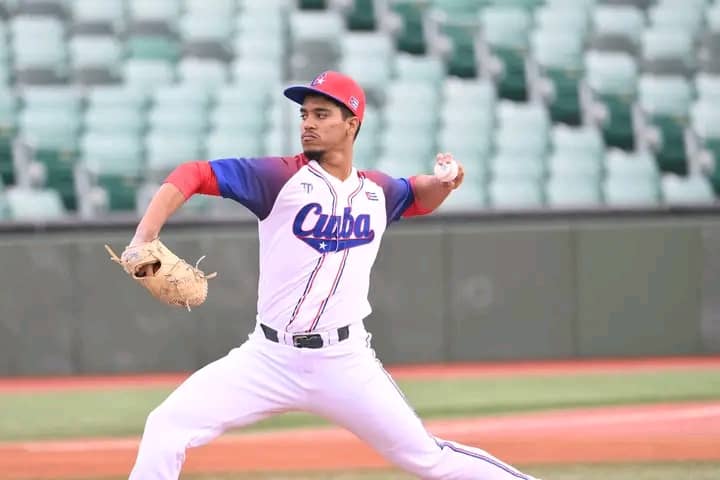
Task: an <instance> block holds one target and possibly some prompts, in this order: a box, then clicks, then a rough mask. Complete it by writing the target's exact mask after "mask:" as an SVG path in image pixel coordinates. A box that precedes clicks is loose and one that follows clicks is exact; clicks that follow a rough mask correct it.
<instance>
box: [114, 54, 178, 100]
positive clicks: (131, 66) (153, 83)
mask: <svg viewBox="0 0 720 480" xmlns="http://www.w3.org/2000/svg"><path fill="white" fill-rule="evenodd" d="M123 73H124V77H125V83H126V84H127V85H128V86H131V87H134V88H140V89H144V90H145V91H147V92H150V91H153V90H154V89H155V88H157V87H160V86H166V85H169V84H171V83H173V82H174V81H175V71H174V68H173V65H172V63H170V62H168V61H165V60H145V59H135V58H132V59H130V60H128V61H126V62H125V66H124V67H123Z"/></svg>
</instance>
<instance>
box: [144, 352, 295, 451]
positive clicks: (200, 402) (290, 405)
mask: <svg viewBox="0 0 720 480" xmlns="http://www.w3.org/2000/svg"><path fill="white" fill-rule="evenodd" d="M265 347H267V345H265ZM274 353H277V354H274ZM284 363H285V358H284V357H283V356H282V351H277V352H273V351H268V350H267V349H266V348H264V346H263V345H262V344H261V343H260V342H253V341H248V342H246V343H245V344H243V345H242V346H241V347H238V348H236V349H233V350H232V351H231V352H230V353H228V354H227V355H226V356H225V357H223V358H220V359H219V360H216V361H214V362H212V363H210V364H208V365H207V366H205V367H203V368H201V369H200V370H198V371H196V372H195V373H193V374H192V375H191V376H190V377H188V378H187V380H185V381H184V382H183V383H182V384H181V385H180V386H179V387H178V388H177V389H176V390H175V391H173V392H172V393H171V394H170V395H169V396H168V397H167V399H166V400H165V401H164V402H163V403H162V404H161V405H160V406H159V407H158V408H157V409H156V410H155V411H154V412H153V413H152V414H151V416H150V417H149V419H148V422H150V421H152V420H154V421H158V422H160V423H162V424H167V425H168V428H170V429H172V430H174V431H175V432H176V433H177V434H179V435H180V436H182V437H186V438H188V439H189V440H188V441H189V444H188V446H189V447H192V446H197V445H201V444H203V443H205V442H207V441H209V440H210V439H212V438H213V437H215V436H217V435H218V434H220V433H222V431H224V430H226V429H228V428H232V427H242V426H245V425H249V424H251V423H254V422H257V421H259V420H262V419H263V418H266V417H268V416H270V415H273V414H275V413H281V412H284V411H288V410H291V409H294V408H295V404H296V402H297V398H298V397H299V396H300V390H299V388H298V386H297V384H296V383H295V382H294V380H293V376H292V375H288V374H287V371H286V368H285V367H286V366H285V365H284ZM153 417H154V418H153Z"/></svg>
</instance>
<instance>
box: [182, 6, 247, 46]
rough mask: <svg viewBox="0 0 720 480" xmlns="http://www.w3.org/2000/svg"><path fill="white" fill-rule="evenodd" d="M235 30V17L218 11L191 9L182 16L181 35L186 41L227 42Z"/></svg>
mask: <svg viewBox="0 0 720 480" xmlns="http://www.w3.org/2000/svg"><path fill="white" fill-rule="evenodd" d="M233 30H234V21H233V17H232V16H227V15H223V14H218V13H217V12H206V11H205V10H201V11H199V12H197V11H196V12H193V11H189V12H187V13H186V14H185V15H183V16H182V18H180V37H181V38H182V40H183V41H185V42H193V41H215V42H227V41H229V40H230V37H231V36H232V34H233Z"/></svg>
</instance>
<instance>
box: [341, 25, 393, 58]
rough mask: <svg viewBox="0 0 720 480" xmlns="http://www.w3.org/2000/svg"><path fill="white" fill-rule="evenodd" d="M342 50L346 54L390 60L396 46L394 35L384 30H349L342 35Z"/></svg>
mask: <svg viewBox="0 0 720 480" xmlns="http://www.w3.org/2000/svg"><path fill="white" fill-rule="evenodd" d="M340 52H341V54H342V55H344V56H351V57H358V56H363V57H373V58H374V59H375V60H376V61H390V58H391V57H392V56H393V55H394V53H395V46H394V45H393V41H392V37H391V36H389V35H388V34H386V33H383V32H349V33H346V34H344V35H342V36H341V37H340Z"/></svg>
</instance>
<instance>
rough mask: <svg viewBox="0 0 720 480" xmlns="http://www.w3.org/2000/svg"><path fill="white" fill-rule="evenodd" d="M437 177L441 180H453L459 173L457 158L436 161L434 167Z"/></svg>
mask: <svg viewBox="0 0 720 480" xmlns="http://www.w3.org/2000/svg"><path fill="white" fill-rule="evenodd" d="M434 173H435V177H436V178H437V179H438V180H440V181H441V182H452V181H453V180H455V177H457V174H458V164H457V162H456V161H455V160H450V161H449V162H443V163H436V164H435V169H434Z"/></svg>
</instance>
